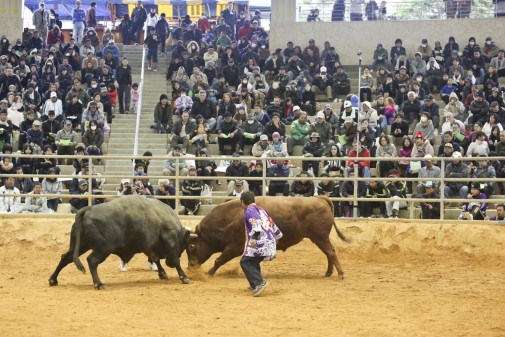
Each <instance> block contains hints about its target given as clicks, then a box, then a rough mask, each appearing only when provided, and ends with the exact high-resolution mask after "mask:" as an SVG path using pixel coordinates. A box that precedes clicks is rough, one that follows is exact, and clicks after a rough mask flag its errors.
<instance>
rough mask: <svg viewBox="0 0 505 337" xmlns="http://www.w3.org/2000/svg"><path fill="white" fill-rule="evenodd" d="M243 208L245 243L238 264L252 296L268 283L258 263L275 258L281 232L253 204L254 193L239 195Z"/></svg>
mask: <svg viewBox="0 0 505 337" xmlns="http://www.w3.org/2000/svg"><path fill="white" fill-rule="evenodd" d="M240 203H241V205H242V208H244V209H245V213H244V223H245V232H246V234H247V244H246V248H245V250H244V253H243V255H242V259H241V260H240V266H241V267H242V270H243V271H244V274H245V276H246V278H247V280H248V281H249V286H250V288H249V289H250V290H251V292H252V295H253V296H258V295H259V294H261V292H262V291H263V290H264V289H265V287H266V286H267V285H268V282H267V281H265V279H263V277H262V276H261V267H260V263H261V262H262V261H271V260H273V259H274V258H275V254H276V245H277V241H278V240H279V239H280V238H281V237H282V233H281V231H280V230H279V228H277V225H276V224H275V222H274V221H273V220H272V218H271V217H270V215H269V214H268V213H267V211H266V210H265V209H263V208H262V207H260V206H258V205H256V204H255V198H254V193H252V192H250V191H247V192H244V193H242V195H241V196H240Z"/></svg>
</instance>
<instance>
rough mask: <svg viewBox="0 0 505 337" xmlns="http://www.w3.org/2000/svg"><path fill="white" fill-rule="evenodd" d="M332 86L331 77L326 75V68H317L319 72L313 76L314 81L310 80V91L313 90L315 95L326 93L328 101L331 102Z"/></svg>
mask: <svg viewBox="0 0 505 337" xmlns="http://www.w3.org/2000/svg"><path fill="white" fill-rule="evenodd" d="M332 86H333V78H332V77H331V76H330V75H328V70H327V68H326V67H321V68H319V74H316V75H315V76H314V81H313V82H312V91H314V92H315V93H316V95H324V94H326V98H327V100H328V102H331V101H333V93H332Z"/></svg>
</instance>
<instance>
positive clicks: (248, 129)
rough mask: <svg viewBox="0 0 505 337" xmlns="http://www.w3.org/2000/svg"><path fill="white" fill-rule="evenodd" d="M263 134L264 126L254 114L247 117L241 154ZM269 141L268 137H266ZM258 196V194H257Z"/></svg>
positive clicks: (240, 148) (242, 137) (241, 136)
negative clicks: (246, 146)
mask: <svg viewBox="0 0 505 337" xmlns="http://www.w3.org/2000/svg"><path fill="white" fill-rule="evenodd" d="M262 132H263V125H261V123H260V122H258V121H257V120H256V119H255V117H254V114H249V115H247V121H246V123H242V126H241V132H240V139H239V152H238V153H239V154H244V146H245V145H254V144H255V143H256V142H257V141H258V140H259V139H260V136H261V134H262ZM266 137H267V139H268V136H266ZM256 195H257V194H256Z"/></svg>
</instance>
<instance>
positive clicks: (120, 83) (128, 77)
mask: <svg viewBox="0 0 505 337" xmlns="http://www.w3.org/2000/svg"><path fill="white" fill-rule="evenodd" d="M116 85H117V98H118V101H119V113H120V114H124V113H125V111H126V113H128V112H129V110H130V90H131V85H132V68H131V67H130V65H129V64H128V59H127V58H126V57H123V59H122V60H121V65H120V66H119V67H118V68H117V70H116Z"/></svg>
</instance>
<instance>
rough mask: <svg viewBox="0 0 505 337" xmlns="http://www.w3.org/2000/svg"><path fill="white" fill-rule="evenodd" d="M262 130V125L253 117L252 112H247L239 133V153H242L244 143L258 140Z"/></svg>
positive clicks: (253, 142)
mask: <svg viewBox="0 0 505 337" xmlns="http://www.w3.org/2000/svg"><path fill="white" fill-rule="evenodd" d="M262 132H263V125H261V123H260V122H259V121H257V120H256V119H255V118H254V114H248V115H247V120H246V122H245V123H242V126H241V132H240V134H239V154H243V153H244V147H245V145H254V144H255V143H256V142H257V141H259V140H260V136H261V134H262ZM267 139H268V136H267Z"/></svg>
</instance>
